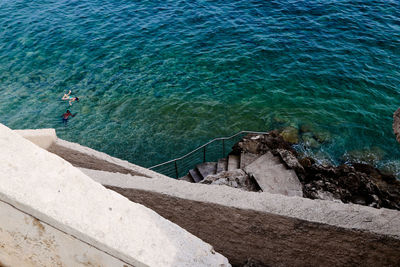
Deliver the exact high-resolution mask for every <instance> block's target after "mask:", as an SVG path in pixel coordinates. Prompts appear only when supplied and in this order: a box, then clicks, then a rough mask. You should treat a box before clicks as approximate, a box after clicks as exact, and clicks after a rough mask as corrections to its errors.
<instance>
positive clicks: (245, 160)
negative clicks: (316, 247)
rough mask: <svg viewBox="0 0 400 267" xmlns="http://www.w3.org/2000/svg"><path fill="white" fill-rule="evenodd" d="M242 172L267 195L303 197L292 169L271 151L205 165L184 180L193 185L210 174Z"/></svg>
mask: <svg viewBox="0 0 400 267" xmlns="http://www.w3.org/2000/svg"><path fill="white" fill-rule="evenodd" d="M237 169H242V170H243V171H245V172H246V173H247V174H249V175H250V176H252V177H253V178H254V179H255V181H256V182H257V183H258V185H259V186H260V188H261V189H262V190H263V191H265V192H270V193H277V194H282V195H286V196H302V195H303V193H302V186H301V183H300V181H299V179H298V178H297V175H296V173H295V172H294V171H293V170H292V169H288V168H287V167H286V165H285V164H284V163H283V162H282V161H281V159H280V158H279V157H278V156H274V155H273V154H272V153H271V152H268V153H266V154H264V155H257V154H252V153H242V154H241V155H229V156H228V158H221V159H219V160H218V162H205V163H201V164H198V165H196V166H195V168H193V169H191V170H190V171H189V173H188V174H187V175H186V176H185V177H182V178H180V179H181V180H186V181H188V182H192V183H198V182H200V181H202V180H203V179H205V178H206V177H207V176H208V175H214V174H218V173H221V172H224V171H233V170H237Z"/></svg>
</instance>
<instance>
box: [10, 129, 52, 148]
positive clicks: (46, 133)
mask: <svg viewBox="0 0 400 267" xmlns="http://www.w3.org/2000/svg"><path fill="white" fill-rule="evenodd" d="M14 132H16V133H17V134H19V135H20V136H22V137H23V138H25V139H27V140H29V141H31V142H32V143H34V144H35V145H37V146H39V147H41V148H43V149H48V148H49V147H50V146H51V145H52V144H54V143H55V142H56V141H57V134H56V130H55V129H53V128H47V129H46V128H45V129H24V130H14Z"/></svg>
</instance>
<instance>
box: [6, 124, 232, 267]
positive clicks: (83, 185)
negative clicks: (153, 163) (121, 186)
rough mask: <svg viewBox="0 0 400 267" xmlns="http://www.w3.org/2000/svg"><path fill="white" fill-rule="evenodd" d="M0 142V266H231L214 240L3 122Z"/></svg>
mask: <svg viewBox="0 0 400 267" xmlns="http://www.w3.org/2000/svg"><path fill="white" fill-rule="evenodd" d="M0 147H1V148H2V149H1V152H0V214H1V215H2V216H0V242H1V243H0V246H1V249H0V263H1V265H5V266H8V265H9V266H26V265H33V266H54V265H55V264H56V265H61V266H88V265H90V264H94V265H100V266H124V265H126V266H198V265H202V266H230V265H229V263H228V261H227V259H226V258H225V257H223V256H222V255H221V254H219V253H217V252H215V251H214V250H213V248H212V247H211V246H210V245H209V244H207V243H205V242H203V241H202V240H200V239H199V238H197V237H195V236H193V235H192V234H190V233H189V232H187V231H186V230H184V229H182V228H181V227H179V226H178V225H176V224H174V223H171V222H170V221H168V220H166V219H164V218H162V217H161V216H160V215H158V214H157V213H156V212H154V211H152V210H150V209H148V208H146V207H144V206H142V205H140V204H137V203H133V202H131V201H129V200H128V199H126V198H125V197H123V196H121V195H120V194H117V193H115V192H114V191H111V190H108V189H106V188H105V187H103V186H102V185H101V184H99V183H97V182H95V181H93V180H92V179H90V178H89V177H88V176H86V175H85V174H84V173H82V172H81V171H80V170H79V169H77V168H75V167H73V166H72V165H71V164H70V163H68V162H66V161H65V160H63V159H62V158H60V157H58V156H57V155H54V154H52V153H49V152H48V151H46V150H44V149H41V148H40V147H38V146H37V145H34V144H33V143H32V142H30V141H28V140H26V139H24V138H22V137H21V136H20V135H18V134H17V133H15V132H13V131H12V130H10V129H9V128H7V127H5V126H4V125H1V124H0ZM142 178H143V179H146V180H152V179H149V178H145V177H142ZM158 179H161V180H164V179H163V178H158Z"/></svg>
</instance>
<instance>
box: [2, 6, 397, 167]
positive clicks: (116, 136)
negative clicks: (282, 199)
mask: <svg viewBox="0 0 400 267" xmlns="http://www.w3.org/2000/svg"><path fill="white" fill-rule="evenodd" d="M399 3H400V2H399V1H389V0H382V1H379V0H375V1H371V0H363V1H346V0H340V1H339V0H337V1H328V0H321V1H311V0H308V1H290V0H287V1H284V0H279V1H250V0H247V1H244V0H243V1H196V0H193V1H181V0H174V1H118V0H110V1H101V0H88V1H65V0H57V1H55V0H54V1H27V0H21V1H9V0H0V29H1V30H0V122H1V123H4V124H6V125H7V126H9V127H11V128H41V127H46V128H47V127H52V128H56V130H57V133H58V135H59V136H60V137H61V138H63V139H66V140H70V141H73V142H79V143H81V144H83V145H87V146H89V147H92V148H95V149H98V150H101V151H104V152H107V153H109V154H111V155H114V156H117V157H120V158H123V159H127V160H129V161H131V162H134V163H137V164H140V165H143V166H150V165H152V164H156V163H159V162H162V161H165V160H168V159H171V158H174V157H177V156H180V155H182V154H184V153H185V152H188V151H189V150H191V149H193V148H195V147H196V146H198V145H200V144H202V143H204V142H206V141H208V140H210V139H212V138H214V137H219V136H226V135H231V134H233V133H235V132H237V131H239V130H259V131H267V130H271V129H273V128H275V127H287V126H294V127H298V128H301V127H303V129H304V128H311V129H312V131H313V133H318V132H322V133H323V134H325V136H326V135H327V136H328V140H327V141H326V142H324V143H323V144H322V145H319V144H314V148H312V149H311V150H309V151H308V153H314V154H315V155H316V156H317V157H320V158H321V159H330V160H331V161H333V162H334V163H336V164H338V163H341V162H343V160H345V158H346V157H344V156H343V155H345V154H346V153H347V154H349V152H350V154H351V153H353V154H357V153H358V154H357V155H359V154H360V153H361V154H363V153H364V155H365V154H368V153H372V154H373V156H372V157H373V158H374V159H377V160H378V161H375V163H376V164H377V165H379V166H381V167H388V166H389V167H390V168H392V169H395V170H396V168H397V171H398V172H399V171H400V161H399V159H400V146H399V145H398V144H397V143H396V142H395V139H394V135H393V133H392V130H391V124H392V114H393V112H394V111H395V110H396V108H397V107H398V106H400V85H399V84H400V83H399V82H400V76H399V75H400V71H399V66H400V13H399V12H400V4H399ZM67 90H72V91H73V94H74V95H77V96H79V97H80V98H81V101H80V102H79V103H76V104H73V105H72V107H71V110H72V112H73V113H75V112H78V115H77V116H76V117H75V118H73V119H71V120H70V121H69V123H68V125H67V126H64V125H63V123H62V122H61V119H60V116H61V114H62V113H63V112H65V110H66V109H67V108H68V104H67V103H65V102H62V101H61V100H60V98H61V96H62V95H63V93H64V92H66V91H67ZM305 136H308V137H310V136H309V135H305ZM301 140H302V139H301ZM304 140H306V141H307V139H306V138H304ZM354 150H356V151H361V152H360V153H359V152H354ZM396 166H397V167H396Z"/></svg>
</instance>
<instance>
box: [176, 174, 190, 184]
mask: <svg viewBox="0 0 400 267" xmlns="http://www.w3.org/2000/svg"><path fill="white" fill-rule="evenodd" d="M178 180H179V181H186V182H189V183H194V180H193V178H192V176H191V175H190V174H189V173H188V174H187V175H185V176H183V177H180V178H178Z"/></svg>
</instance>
